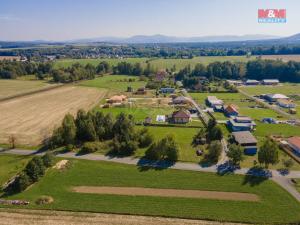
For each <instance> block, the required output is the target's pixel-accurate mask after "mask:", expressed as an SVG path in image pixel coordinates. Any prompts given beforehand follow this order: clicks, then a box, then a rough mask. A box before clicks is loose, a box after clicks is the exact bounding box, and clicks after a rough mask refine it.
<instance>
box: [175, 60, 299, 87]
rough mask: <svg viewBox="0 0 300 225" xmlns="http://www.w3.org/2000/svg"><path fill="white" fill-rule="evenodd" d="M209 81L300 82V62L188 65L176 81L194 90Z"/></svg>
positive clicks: (273, 61)
mask: <svg viewBox="0 0 300 225" xmlns="http://www.w3.org/2000/svg"><path fill="white" fill-rule="evenodd" d="M203 77H205V78H208V79H214V78H220V79H257V80H262V79H268V78H269V79H270V78H272V79H279V80H280V81H287V82H300V62H294V61H289V62H283V61H279V60H261V59H257V60H250V61H249V62H247V63H243V62H236V63H234V62H229V61H226V62H213V63H210V64H208V65H207V66H205V65H203V64H197V65H196V66H195V68H194V69H191V67H190V66H189V65H188V66H186V67H185V68H183V69H181V70H180V71H179V72H178V73H177V74H176V75H175V78H176V80H181V81H183V84H184V86H185V87H188V88H191V89H194V88H195V86H197V85H198V84H202V83H203Z"/></svg>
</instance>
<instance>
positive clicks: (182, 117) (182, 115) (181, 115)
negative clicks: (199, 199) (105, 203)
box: [169, 109, 191, 123]
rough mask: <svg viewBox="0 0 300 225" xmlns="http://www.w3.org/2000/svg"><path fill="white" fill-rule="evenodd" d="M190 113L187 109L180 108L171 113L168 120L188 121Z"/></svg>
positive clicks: (172, 121)
mask: <svg viewBox="0 0 300 225" xmlns="http://www.w3.org/2000/svg"><path fill="white" fill-rule="evenodd" d="M190 119H191V114H190V112H189V111H187V110H184V109H180V110H178V111H175V112H173V113H172V115H170V116H169V122H171V123H188V122H190Z"/></svg>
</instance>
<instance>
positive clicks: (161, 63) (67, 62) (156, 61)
mask: <svg viewBox="0 0 300 225" xmlns="http://www.w3.org/2000/svg"><path fill="white" fill-rule="evenodd" d="M252 59H255V57H250V58H247V57H246V56H199V57H194V58H192V59H163V58H123V59H107V58H103V59H101V58H99V59H61V60H56V61H55V68H59V67H69V66H71V65H72V64H74V63H80V64H82V65H86V64H87V63H90V64H92V65H98V64H99V62H101V61H107V62H108V63H109V64H110V65H111V66H115V65H117V64H118V63H119V62H124V61H126V62H129V63H141V65H142V66H143V67H145V66H146V63H147V62H149V63H150V65H151V66H152V67H153V68H154V69H157V70H159V69H171V68H172V67H173V66H174V65H175V68H176V70H180V69H182V68H184V67H185V66H187V65H190V66H191V67H192V68H193V67H194V66H195V65H196V64H197V63H202V64H205V65H207V64H209V63H212V62H215V61H220V62H223V61H231V62H247V61H248V60H252Z"/></svg>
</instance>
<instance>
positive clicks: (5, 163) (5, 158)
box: [0, 155, 30, 193]
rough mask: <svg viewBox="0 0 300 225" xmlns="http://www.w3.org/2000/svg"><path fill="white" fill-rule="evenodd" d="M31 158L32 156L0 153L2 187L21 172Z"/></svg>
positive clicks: (0, 184) (0, 181) (0, 180)
mask: <svg viewBox="0 0 300 225" xmlns="http://www.w3.org/2000/svg"><path fill="white" fill-rule="evenodd" d="M29 159H30V157H24V156H14V155H0V187H1V186H2V185H3V184H4V183H5V182H7V181H8V180H9V179H10V178H11V177H13V176H14V175H15V174H16V173H18V172H20V171H21V170H22V169H23V168H24V167H25V166H26V163H27V162H28V161H29ZM0 193H1V190H0Z"/></svg>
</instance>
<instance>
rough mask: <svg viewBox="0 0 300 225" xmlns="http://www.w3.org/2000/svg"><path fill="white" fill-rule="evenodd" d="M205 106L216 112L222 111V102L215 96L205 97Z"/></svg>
mask: <svg viewBox="0 0 300 225" xmlns="http://www.w3.org/2000/svg"><path fill="white" fill-rule="evenodd" d="M206 104H207V105H209V106H210V107H212V108H213V109H214V110H216V111H222V109H223V105H224V102H223V101H222V100H220V99H218V98H217V97H216V96H207V98H206Z"/></svg>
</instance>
